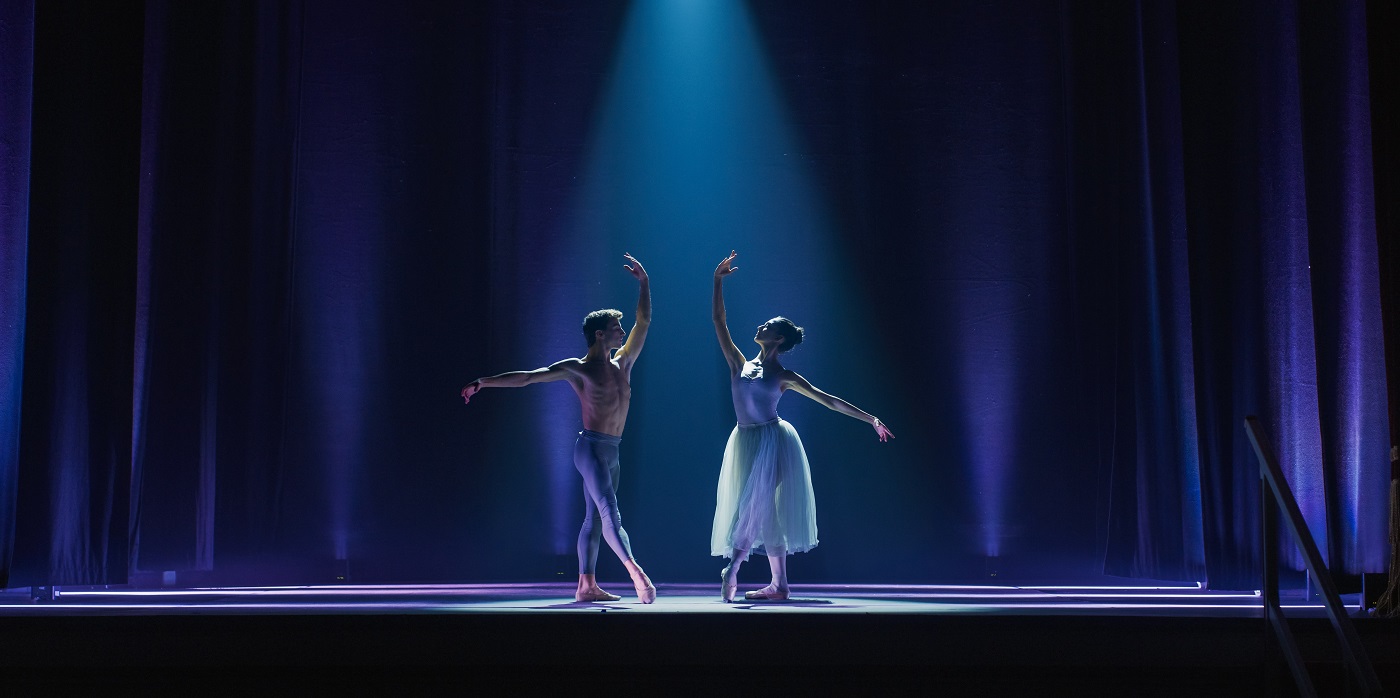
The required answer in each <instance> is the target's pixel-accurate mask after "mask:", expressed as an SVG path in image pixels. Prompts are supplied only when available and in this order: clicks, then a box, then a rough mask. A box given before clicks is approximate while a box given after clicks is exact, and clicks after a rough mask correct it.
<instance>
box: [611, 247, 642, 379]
mask: <svg viewBox="0 0 1400 698" xmlns="http://www.w3.org/2000/svg"><path fill="white" fill-rule="evenodd" d="M622 256H623V257H626V258H627V261H629V262H631V264H624V265H622V268H623V269H626V270H627V271H628V273H630V274H632V276H634V277H636V279H637V282H638V284H637V321H636V323H634V324H633V325H632V332H631V333H630V334H628V335H627V343H626V344H623V345H622V348H621V349H618V350H617V354H615V355H613V358H615V359H617V363H618V365H619V366H621V367H622V370H623V371H626V372H627V375H628V377H629V378H630V377H631V375H632V364H634V363H636V362H637V356H638V355H640V354H641V353H642V346H643V345H645V344H646V342H647V330H649V329H651V279H650V278H649V277H647V270H646V269H645V268H643V267H642V263H641V262H638V261H637V258H636V257H633V256H632V255H630V254H624V255H622Z"/></svg>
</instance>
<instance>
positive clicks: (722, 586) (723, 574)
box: [719, 567, 739, 603]
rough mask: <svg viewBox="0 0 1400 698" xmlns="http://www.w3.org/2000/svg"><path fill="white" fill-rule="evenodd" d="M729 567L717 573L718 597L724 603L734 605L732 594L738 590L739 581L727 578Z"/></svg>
mask: <svg viewBox="0 0 1400 698" xmlns="http://www.w3.org/2000/svg"><path fill="white" fill-rule="evenodd" d="M729 570H730V567H725V568H724V569H722V570H720V572H719V597H720V598H721V599H723V600H724V602H725V603H734V593H735V592H736V591H738V590H739V580H738V579H731V578H730V577H729Z"/></svg>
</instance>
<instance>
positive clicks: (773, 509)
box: [710, 250, 894, 603]
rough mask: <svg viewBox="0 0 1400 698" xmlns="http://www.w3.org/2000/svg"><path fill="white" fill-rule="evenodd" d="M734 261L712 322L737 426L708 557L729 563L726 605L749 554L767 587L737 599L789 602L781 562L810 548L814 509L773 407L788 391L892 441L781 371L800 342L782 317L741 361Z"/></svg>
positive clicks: (852, 409)
mask: <svg viewBox="0 0 1400 698" xmlns="http://www.w3.org/2000/svg"><path fill="white" fill-rule="evenodd" d="M737 256H738V253H736V252H734V251H732V250H731V251H730V253H729V256H728V257H726V258H724V261H722V262H720V263H719V266H718V267H715V287H714V296H713V308H714V310H713V320H714V323H715V333H716V334H717V335H718V336H719V348H720V351H721V352H723V353H724V360H725V361H727V362H728V363H729V387H730V392H731V393H732V395H733V397H734V414H735V416H736V417H737V418H738V422H739V423H738V425H737V426H735V427H734V431H733V432H731V433H730V435H729V443H728V444H726V445H725V447H724V462H723V463H722V464H721V466H720V472H719V487H718V490H717V492H716V495H715V522H714V528H713V529H712V531H711V534H710V554H711V555H717V556H724V557H728V558H730V563H729V566H728V567H725V568H724V570H723V571H722V572H720V579H721V581H720V597H721V598H723V599H724V601H725V602H726V603H728V602H732V601H733V600H734V592H735V589H736V587H737V586H738V576H739V565H741V564H743V562H744V560H746V559H748V556H749V553H750V552H751V551H752V552H758V553H760V554H763V555H767V556H768V567H769V568H770V569H771V571H772V573H773V581H772V582H770V583H769V584H768V586H766V587H763V588H762V589H758V590H756V591H749V592H745V593H744V598H746V599H751V600H775V601H776V600H783V599H786V598H787V597H788V579H787V556H788V555H791V554H792V553H801V552H806V551H808V550H811V549H812V548H815V547H816V546H817V507H816V499H815V498H814V497H813V496H812V475H811V471H810V470H809V468H808V465H807V453H806V451H804V450H803V449H802V439H801V438H799V437H798V436H797V430H796V429H793V428H792V425H791V424H788V423H787V422H785V421H783V420H782V419H779V418H778V400H779V399H781V398H782V396H783V393H784V392H786V391H787V390H796V391H797V392H798V393H800V394H802V395H805V396H807V397H809V398H811V399H813V400H815V401H817V402H819V403H821V404H823V405H825V406H826V407H827V408H829V409H833V410H836V411H837V412H840V413H841V414H844V415H848V416H850V417H854V418H856V419H859V420H861V421H863V422H866V423H867V424H869V425H870V426H871V427H873V428H874V429H875V435H876V436H878V437H880V441H885V440H887V439H890V438H893V437H894V434H893V433H891V432H890V430H889V428H888V427H886V426H885V424H884V423H883V422H881V421H880V420H879V419H876V418H875V417H874V416H871V415H870V414H867V413H866V412H864V411H862V410H860V409H859V408H857V407H856V406H855V405H852V404H851V403H849V402H846V401H845V400H842V399H841V398H839V397H836V396H834V395H829V394H827V393H824V392H822V391H821V390H818V389H817V388H815V387H813V386H812V384H811V383H809V382H807V379H806V378H803V377H802V376H800V375H798V374H797V373H796V372H794V371H789V370H787V369H785V368H783V365H782V363H781V362H780V361H779V358H778V355H779V354H781V353H782V352H785V351H787V350H789V349H791V348H793V347H795V346H797V345H798V344H800V343H801V342H802V328H801V327H798V326H797V325H794V324H793V322H792V321H791V320H788V319H787V318H784V317H775V318H773V319H772V320H769V321H768V322H765V323H763V324H762V325H759V327H758V333H757V334H755V335H754V338H753V340H754V341H755V342H757V343H758V346H759V351H758V354H756V355H755V356H754V358H753V360H752V361H746V360H744V355H743V353H742V352H740V351H739V347H737V346H735V345H734V340H733V339H732V338H730V336H729V326H728V323H727V320H726V319H725V312H724V277H726V276H729V275H730V274H732V273H734V272H736V271H738V267H735V266H733V262H734V258H735V257H737Z"/></svg>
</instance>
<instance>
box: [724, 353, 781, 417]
mask: <svg viewBox="0 0 1400 698" xmlns="http://www.w3.org/2000/svg"><path fill="white" fill-rule="evenodd" d="M729 389H730V392H731V393H733V395H734V416H735V417H738V419H739V423H740V424H763V423H764V422H771V421H773V420H775V419H777V418H778V399H779V398H781V397H782V396H783V384H782V380H781V379H780V376H778V375H776V374H775V375H772V376H769V375H766V372H765V371H764V370H763V365H762V364H759V363H758V362H755V361H745V362H744V366H743V367H742V368H740V369H739V373H738V375H735V376H734V377H733V378H731V379H730V381H729Z"/></svg>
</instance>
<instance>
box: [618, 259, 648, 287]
mask: <svg viewBox="0 0 1400 698" xmlns="http://www.w3.org/2000/svg"><path fill="white" fill-rule="evenodd" d="M622 256H623V257H626V258H627V260H628V261H629V262H631V264H624V265H622V268H623V269H626V270H627V271H628V272H629V273H630V274H632V276H635V277H637V280H638V281H646V280H647V270H646V269H643V268H642V263H641V262H638V261H637V258H636V257H633V256H632V255H630V254H626V253H624V254H623V255H622Z"/></svg>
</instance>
